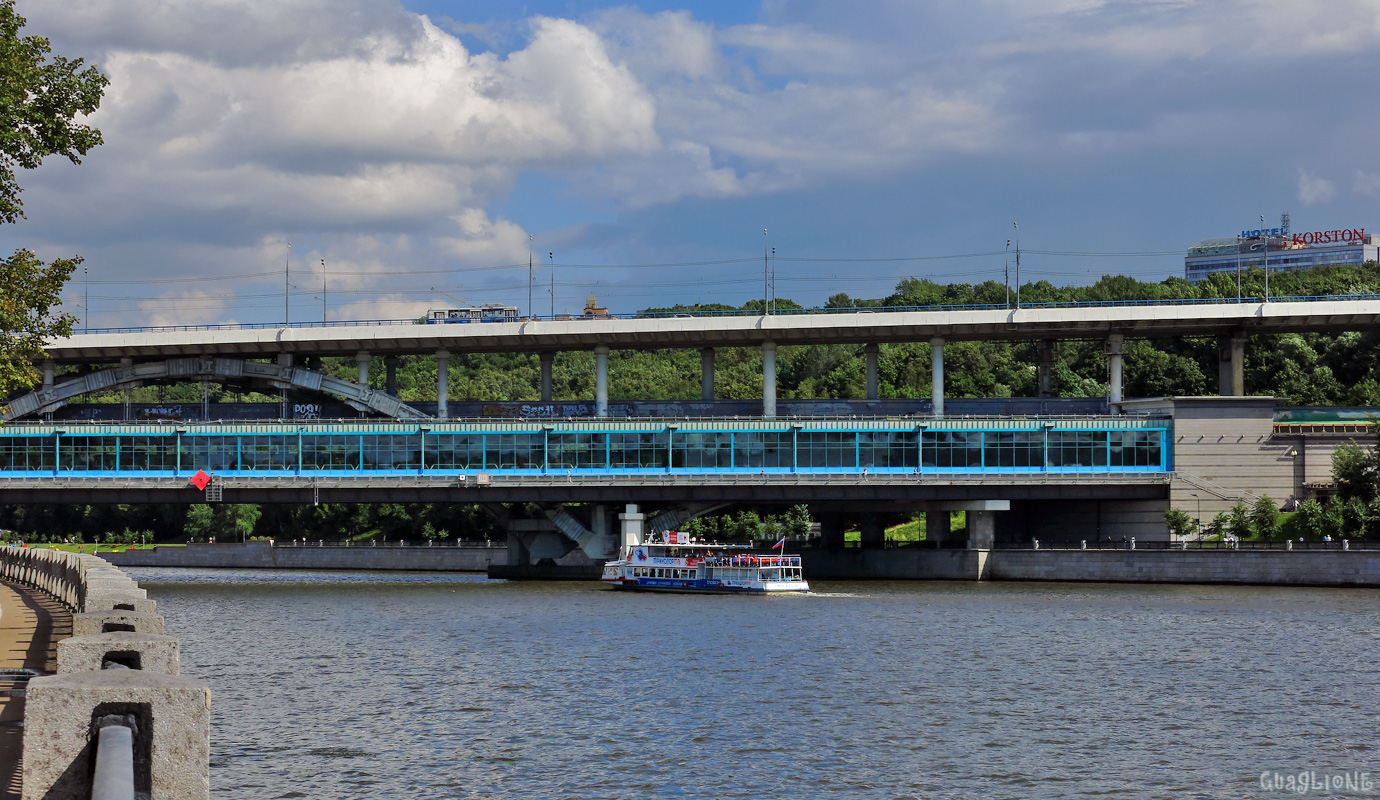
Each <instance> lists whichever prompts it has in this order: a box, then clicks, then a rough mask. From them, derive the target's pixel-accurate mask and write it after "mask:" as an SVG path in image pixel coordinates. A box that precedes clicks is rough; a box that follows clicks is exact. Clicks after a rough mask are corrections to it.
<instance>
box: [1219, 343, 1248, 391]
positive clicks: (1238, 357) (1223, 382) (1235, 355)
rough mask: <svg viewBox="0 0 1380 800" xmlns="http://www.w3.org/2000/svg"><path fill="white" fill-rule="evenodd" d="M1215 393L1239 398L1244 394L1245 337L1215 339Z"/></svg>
mask: <svg viewBox="0 0 1380 800" xmlns="http://www.w3.org/2000/svg"><path fill="white" fill-rule="evenodd" d="M1217 393H1218V394H1220V395H1224V396H1228V397H1240V396H1242V395H1244V394H1245V393H1246V337H1245V336H1240V335H1233V336H1219V337H1218V338H1217Z"/></svg>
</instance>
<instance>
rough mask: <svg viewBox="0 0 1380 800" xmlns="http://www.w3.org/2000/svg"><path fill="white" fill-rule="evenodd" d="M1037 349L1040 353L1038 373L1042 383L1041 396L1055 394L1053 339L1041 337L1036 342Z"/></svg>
mask: <svg viewBox="0 0 1380 800" xmlns="http://www.w3.org/2000/svg"><path fill="white" fill-rule="evenodd" d="M1035 347H1036V351H1037V352H1038V353H1039V366H1038V367H1037V375H1038V376H1039V383H1040V396H1041V397H1053V396H1054V341H1053V340H1052V339H1041V340H1040V341H1038V342H1036V343H1035Z"/></svg>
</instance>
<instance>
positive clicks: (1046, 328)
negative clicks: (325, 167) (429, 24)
mask: <svg viewBox="0 0 1380 800" xmlns="http://www.w3.org/2000/svg"><path fill="white" fill-rule="evenodd" d="M1377 327H1380V297H1374V296H1365V297H1357V298H1342V299H1338V298H1290V299H1284V298H1281V299H1275V300H1272V301H1270V302H1259V301H1254V300H1253V301H1250V302H1235V301H1232V302H1191V303H1189V302H1185V303H1147V304H1101V303H1087V304H1061V305H1057V306H1037V307H1024V308H1019V309H1011V308H992V307H961V308H928V309H897V310H891V309H847V310H844V311H842V312H840V311H838V310H830V311H828V312H826V311H824V310H822V309H815V310H810V311H807V312H803V313H784V314H774V315H771V316H760V315H758V316H741V315H735V316H659V317H633V318H608V319H602V318H601V319H532V320H523V321H518V322H494V323H468V324H418V323H416V322H414V321H410V320H393V321H377V322H350V323H310V324H294V325H291V326H288V325H284V326H189V327H175V328H127V329H110V330H102V331H93V332H83V333H76V334H74V335H72V336H70V337H67V338H65V339H59V340H56V341H54V342H52V343H51V344H50V345H49V347H48V353H49V357H50V358H51V359H52V360H54V361H56V362H60V363H61V362H68V363H71V362H92V361H102V360H111V359H117V358H135V359H151V358H172V357H179V356H181V357H186V356H222V357H247V358H253V357H271V356H275V355H281V354H302V355H325V356H329V355H354V354H357V353H360V352H368V353H372V354H376V355H389V354H392V355H401V354H420V353H435V352H437V351H450V352H456V353H496V352H540V351H560V350H581V349H591V348H595V347H607V348H610V349H649V348H695V347H748V346H753V347H755V346H760V345H762V344H763V343H765V342H773V343H775V344H776V345H808V344H859V345H863V344H876V343H879V342H913V341H926V340H929V339H931V338H942V339H945V340H947V341H964V340H985V341H1022V340H1039V339H1050V340H1058V339H1096V338H1107V337H1108V336H1112V335H1122V336H1127V337H1145V338H1152V337H1170V336H1231V335H1237V336H1239V335H1241V334H1243V333H1287V332H1309V331H1335V330H1366V329H1374V328H1377Z"/></svg>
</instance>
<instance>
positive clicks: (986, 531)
mask: <svg viewBox="0 0 1380 800" xmlns="http://www.w3.org/2000/svg"><path fill="white" fill-rule="evenodd" d="M965 513H966V516H967V519H968V549H969V550H991V549H992V545H993V544H995V543H996V540H997V520H996V512H995V511H968V512H965Z"/></svg>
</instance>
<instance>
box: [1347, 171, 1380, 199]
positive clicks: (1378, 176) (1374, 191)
mask: <svg viewBox="0 0 1380 800" xmlns="http://www.w3.org/2000/svg"><path fill="white" fill-rule="evenodd" d="M1352 191H1354V192H1355V193H1356V194H1365V195H1370V196H1371V197H1380V173H1377V172H1365V171H1363V170H1359V169H1358V170H1356V183H1355V184H1354V186H1353V188H1352Z"/></svg>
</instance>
